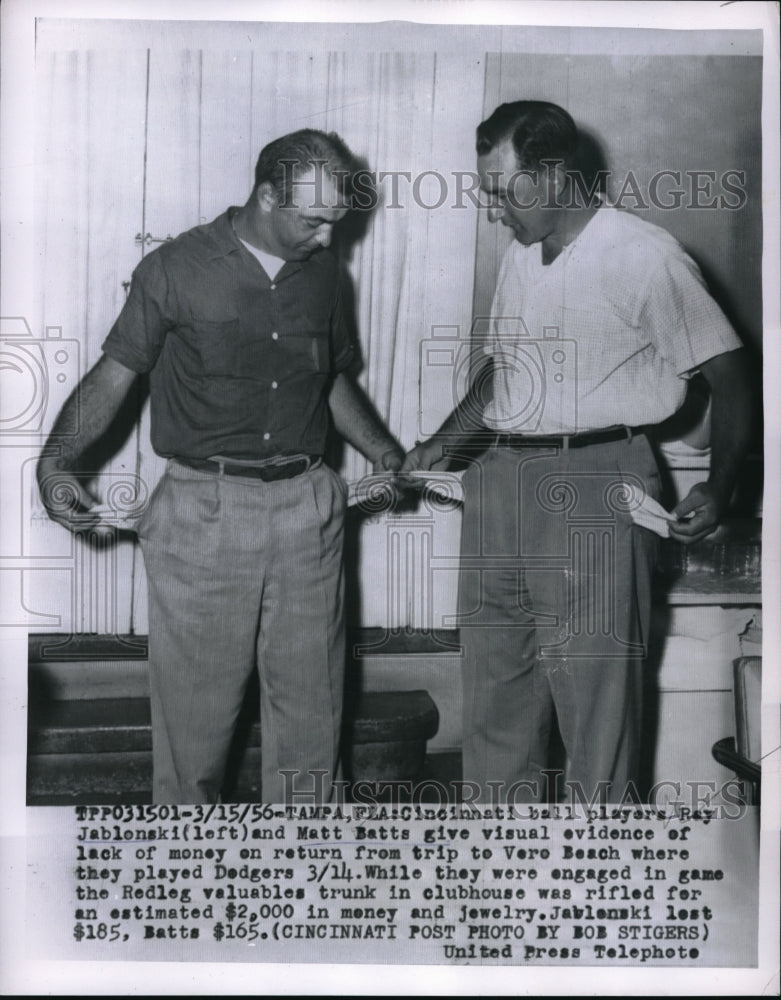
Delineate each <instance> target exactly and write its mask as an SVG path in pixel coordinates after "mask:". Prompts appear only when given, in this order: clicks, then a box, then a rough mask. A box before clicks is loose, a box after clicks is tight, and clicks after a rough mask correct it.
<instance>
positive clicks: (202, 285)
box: [38, 130, 403, 802]
mask: <svg viewBox="0 0 781 1000" xmlns="http://www.w3.org/2000/svg"><path fill="white" fill-rule="evenodd" d="M352 172H353V159H352V156H351V154H350V152H349V150H348V149H347V147H346V146H345V145H344V143H343V142H342V141H341V139H339V137H338V136H336V135H334V134H330V135H326V134H324V133H322V132H317V131H314V130H302V131H300V132H295V133H292V134H291V135H288V136H283V137H282V138H280V139H277V140H275V141H274V142H272V143H270V144H269V145H268V146H266V147H265V148H264V149H263V150H262V151H261V154H260V157H259V159H258V163H257V167H256V172H255V185H254V188H253V190H252V193H251V195H250V198H249V200H248V201H247V203H246V205H244V206H243V207H241V208H230V209H228V211H227V212H226V213H225V214H223V215H221V216H220V217H219V218H217V219H216V220H215V221H214V222H212V223H209V224H208V225H204V226H198V227H197V228H195V229H192V230H190V231H189V232H186V233H184V234H182V235H181V236H179V237H178V238H177V239H175V240H173V241H171V242H169V243H166V244H163V245H162V246H161V247H160V248H159V249H157V250H155V251H154V252H153V253H151V254H149V255H148V256H147V257H145V258H144V260H142V261H141V263H140V264H139V265H138V267H137V268H136V270H135V272H134V274H133V281H132V284H131V288H130V292H129V295H128V299H127V302H126V304H125V306H124V308H123V310H122V312H121V313H120V315H119V317H118V319H117V321H116V323H115V324H114V326H113V327H112V329H111V331H110V333H109V335H108V337H107V338H106V340H105V342H104V344H103V350H104V354H103V356H102V358H101V359H100V360H99V361H98V363H97V364H96V365H95V366H94V368H93V369H92V370H91V371H90V372H88V374H87V375H86V376H85V377H84V379H83V380H82V382H81V383H80V385H79V387H78V388H77V389H76V391H75V392H74V393H73V395H72V396H71V398H70V399H69V400H68V402H67V403H66V404H65V406H64V408H63V410H62V412H61V414H60V415H59V417H58V419H57V422H56V424H55V427H54V429H53V431H52V437H54V436H55V435H56V438H57V441H58V442H62V441H65V442H66V444H61V443H58V445H57V447H53V448H50V447H47V448H45V449H44V452H43V454H42V456H41V458H40V460H39V463H38V480H39V484H40V487H41V494H42V497H43V500H44V503H45V504H46V506H47V509H48V510H49V513H50V516H51V517H52V518H54V519H55V520H57V521H59V522H60V523H61V524H63V525H65V527H67V528H68V529H69V530H71V531H79V530H84V529H85V528H92V529H94V528H95V527H96V526H97V525H98V517H97V516H96V515H94V514H92V515H91V514H90V509H91V508H92V507H93V506H94V504H95V498H94V497H92V496H91V495H90V494H89V492H88V491H87V490H86V488H85V486H84V484H83V482H82V481H81V477H80V476H79V475H78V474H77V468H78V463H79V460H80V459H81V458H82V456H83V455H84V453H85V452H86V450H87V449H88V448H89V447H90V446H91V445H92V444H94V443H95V442H96V441H97V440H98V439H99V438H100V437H101V436H102V435H103V434H104V432H105V431H106V430H107V429H108V428H109V426H110V425H111V423H112V421H113V419H114V417H115V416H116V415H117V413H118V411H119V409H120V406H121V404H122V402H123V401H124V399H125V398H126V397H127V395H128V393H129V392H130V390H131V387H132V386H133V384H134V382H135V380H136V378H137V377H138V376H139V375H140V374H142V373H147V372H148V373H149V380H150V398H151V417H152V420H151V440H152V446H153V447H154V449H155V451H156V452H157V453H158V454H160V455H163V456H165V457H166V458H167V459H168V465H167V468H166V471H165V473H164V475H163V477H162V479H161V481H160V483H159V484H158V486H157V487H156V489H155V491H154V493H153V495H152V497H151V499H150V502H149V504H148V506H147V508H146V510H145V512H144V514H143V517H142V518H141V521H140V522H139V524H138V535H139V539H140V542H141V546H142V551H143V553H144V561H145V565H146V570H147V578H148V583H149V674H150V689H151V705H152V735H153V758H154V799H155V801H156V802H213V801H216V800H217V798H218V796H219V794H220V788H221V785H222V781H223V777H224V768H225V761H226V758H227V754H228V750H229V746H230V743H231V739H232V737H233V732H234V727H235V721H236V717H237V715H238V712H239V708H240V706H241V702H242V699H243V696H244V692H245V689H246V685H247V682H248V680H249V677H250V675H251V673H252V671H253V669H254V667H255V663H256V661H257V664H258V672H259V676H260V689H261V697H260V701H261V732H262V736H261V740H262V746H261V754H262V795H263V798H264V800H265V801H284V800H285V798H286V797H289V795H290V793H291V792H293V793H295V792H296V791H301V792H311V793H313V794H314V796H315V797H316V798H317V799H318V800H328V799H329V798H330V797H331V795H332V793H333V786H332V782H333V781H334V779H335V777H336V775H337V773H338V748H339V736H340V727H341V709H342V685H343V673H344V652H345V651H344V621H343V590H344V584H343V571H342V525H343V515H344V509H345V505H346V489H345V484H344V482H343V481H342V480H341V478H340V477H339V476H338V475H337V474H336V473H335V472H333V471H332V470H331V469H330V468H329V467H328V466H327V465H325V464H324V463H323V461H322V456H323V452H324V448H325V439H326V433H327V430H328V423H329V411H330V415H331V418H332V419H333V423H334V425H335V427H336V429H337V431H339V433H340V434H342V436H343V437H344V438H346V440H347V441H349V442H350V443H351V444H353V445H354V446H355V447H357V448H358V449H359V450H360V451H361V452H362V453H363V454H364V455H366V457H367V458H369V459H370V460H371V461H372V463H373V467H374V470H375V471H380V470H385V471H394V470H397V469H398V468H399V467H400V465H401V462H402V460H403V451H402V449H401V448H400V446H399V445H398V443H397V442H396V441H395V440H394V439H393V438H392V437H391V436H390V434H389V432H388V431H387V429H386V428H385V427H384V425H383V424H382V423H381V422H380V421H379V420H378V419H377V418H376V416H375V415H374V413H373V411H372V409H371V406H370V405H369V404H368V402H367V401H366V400H365V398H364V397H363V396H362V395H361V393H360V391H359V389H358V388H357V387H356V385H355V384H354V383H353V382H352V381H351V379H350V377H349V376H348V375H347V372H346V369H347V367H348V365H349V363H350V361H351V358H352V345H351V342H350V337H349V335H348V331H347V328H346V324H345V320H344V317H343V314H342V306H341V297H340V291H339V276H338V265H337V261H336V259H335V258H334V256H333V255H332V254H331V253H329V252H328V251H327V250H326V248H327V247H328V245H329V243H330V240H331V233H332V230H333V227H334V225H335V224H336V223H337V222H339V220H340V219H341V218H342V217H343V216H344V215H345V214H346V211H347V198H348V196H349V185H350V178H351V176H352ZM63 487H64V488H66V489H67V490H68V491H69V492H70V493H71V494H72V496H73V498H74V502H73V504H72V505H71V507H70V508H69V509H68V510H66V511H63V510H62V509H61V505H59V504H57V503H56V502H55V501H54V500H53V497H55V496H59V497H61V496H62V489H63Z"/></svg>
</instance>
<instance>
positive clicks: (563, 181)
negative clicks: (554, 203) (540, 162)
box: [548, 160, 567, 199]
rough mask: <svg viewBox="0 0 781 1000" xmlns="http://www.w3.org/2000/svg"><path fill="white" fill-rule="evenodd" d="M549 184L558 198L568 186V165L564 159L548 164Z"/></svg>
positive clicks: (552, 192) (551, 190)
mask: <svg viewBox="0 0 781 1000" xmlns="http://www.w3.org/2000/svg"><path fill="white" fill-rule="evenodd" d="M548 184H549V185H550V187H549V190H550V192H551V194H553V195H554V197H555V198H556V199H558V197H559V195H561V194H563V193H564V191H565V190H566V187H567V167H566V165H565V163H564V161H563V160H556V161H551V162H550V163H549V165H548Z"/></svg>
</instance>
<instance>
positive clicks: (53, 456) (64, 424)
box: [38, 355, 137, 482]
mask: <svg viewBox="0 0 781 1000" xmlns="http://www.w3.org/2000/svg"><path fill="white" fill-rule="evenodd" d="M136 378H137V375H136V373H135V372H132V371H130V369H128V368H126V367H125V366H124V365H121V364H120V363H119V362H118V361H114V360H113V359H112V358H110V357H109V356H108V355H103V357H102V358H101V359H100V361H98V362H97V364H96V365H95V366H94V367H93V368H92V369H91V370H90V371H89V372H88V373H87V374H86V375H85V376H84V378H83V379H82V381H81V382H80V383H79V385H78V386H77V387H76V388H75V389H74V391H73V392H72V393H71V395H70V396H69V397H68V399H67V400H66V402H65V405H64V406H63V408H62V410H61V411H60V413H59V415H58V417H57V419H56V420H55V422H54V426H53V427H52V430H51V432H50V434H49V437H48V439H47V441H46V444H45V446H44V449H43V452H42V454H41V457H40V459H39V461H38V480H39V482H40V481H41V479H42V478H44V477H45V476H46V475H49V474H50V473H52V472H61V471H73V470H74V469H75V468H76V467H77V465H78V462H79V460H80V458H81V457H82V455H83V454H84V453H85V452H86V451H87V449H88V448H90V446H91V445H93V444H95V442H96V441H98V440H99V439H100V438H101V436H102V435H103V434H105V432H106V431H107V430H108V428H109V427H110V425H111V423H112V421H113V420H114V418H115V417H116V415H117V413H118V411H119V409H120V407H121V406H122V403H123V402H124V400H125V398H126V396H127V394H128V392H129V390H130V388H131V386H132V385H133V383H134V382H135V380H136Z"/></svg>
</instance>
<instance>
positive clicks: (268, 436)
mask: <svg viewBox="0 0 781 1000" xmlns="http://www.w3.org/2000/svg"><path fill="white" fill-rule="evenodd" d="M270 437H271V435H270V434H269V432H268V431H266V433H265V434H264V435H263V440H264V441H268V439H269V438H270Z"/></svg>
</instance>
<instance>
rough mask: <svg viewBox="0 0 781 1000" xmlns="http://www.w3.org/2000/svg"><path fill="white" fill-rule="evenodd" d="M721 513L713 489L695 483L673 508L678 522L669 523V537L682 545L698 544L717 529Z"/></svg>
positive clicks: (719, 503)
mask: <svg viewBox="0 0 781 1000" xmlns="http://www.w3.org/2000/svg"><path fill="white" fill-rule="evenodd" d="M722 511H723V505H722V503H721V502H720V500H719V498H718V497H717V496H716V494H715V492H714V490H713V488H712V487H711V486H710V485H709V484H708V483H697V484H696V485H695V486H692V488H691V489H690V490H689V494H688V496H686V497H684V499H683V500H681V502H680V503H679V504H678V505H677V506H676V507H674V508H673V511H672V512H673V514H675V516H676V517H677V518H678V520H677V521H671V522H670V537H671V538H674V539H675V540H676V541H678V542H681V543H682V544H683V545H691V544H692V543H693V542H699V541H701V540H702V539H703V538H706V537H707V536H708V535H710V534H712V533H713V532H714V531H715V530H716V528H718V526H719V521H720V520H721V516H722ZM687 515H689V516H687Z"/></svg>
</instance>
